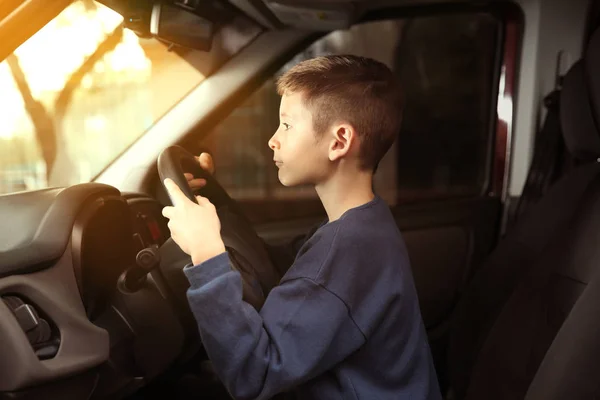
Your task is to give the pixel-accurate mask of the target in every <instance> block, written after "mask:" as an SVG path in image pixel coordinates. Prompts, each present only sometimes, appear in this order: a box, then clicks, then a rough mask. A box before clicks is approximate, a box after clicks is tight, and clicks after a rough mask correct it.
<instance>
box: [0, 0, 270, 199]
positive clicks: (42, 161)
mask: <svg viewBox="0 0 600 400" xmlns="http://www.w3.org/2000/svg"><path fill="white" fill-rule="evenodd" d="M231 17H232V18H231V21H230V22H229V23H227V24H226V25H224V26H222V27H221V28H220V30H219V31H218V32H217V35H216V37H215V41H214V42H213V46H212V49H211V51H210V52H202V51H192V50H185V49H181V48H178V49H171V51H170V50H169V49H168V46H167V45H165V44H163V43H161V42H159V41H158V40H156V39H141V38H139V37H137V36H136V35H135V33H133V32H132V31H130V30H128V29H123V28H122V22H123V18H122V17H121V16H120V15H119V14H118V13H116V12H115V11H113V10H112V9H110V8H108V7H105V6H104V5H102V4H100V3H96V2H94V1H91V0H78V1H75V2H73V3H72V4H71V5H69V7H67V8H66V9H65V10H64V11H63V12H62V13H61V14H59V15H58V16H57V17H56V18H55V19H53V20H52V21H50V22H49V23H48V24H47V25H46V26H45V27H44V28H43V29H41V30H40V31H39V32H37V33H36V34H35V35H34V36H32V37H31V38H30V39H29V40H28V41H26V42H25V43H23V44H22V45H21V46H20V47H19V48H18V49H17V50H16V51H15V52H14V54H12V55H11V56H9V57H8V58H7V59H6V60H5V61H3V62H1V63H0V121H2V124H1V125H0V193H9V192H15V191H19V190H28V189H39V188H44V187H48V186H66V185H72V184H76V183H81V182H88V181H90V180H91V179H92V178H93V177H94V176H95V175H96V174H98V173H99V172H100V171H101V170H102V169H103V168H105V167H106V166H107V165H108V164H109V163H110V162H112V160H114V159H115V157H117V156H118V155H119V154H120V153H121V152H122V151H124V150H125V149H126V148H127V147H128V146H129V145H131V144H132V143H133V142H134V141H135V140H136V139H137V138H139V137H140V136H141V135H142V134H143V133H144V132H145V131H146V130H147V129H148V128H149V127H150V126H151V125H153V124H154V123H155V122H156V121H157V120H158V119H159V118H160V117H162V115H164V114H165V113H166V112H167V111H168V110H169V109H170V108H171V107H173V105H175V104H176V103H177V102H179V101H180V100H181V99H182V98H183V97H184V96H185V95H186V94H187V93H189V91H190V90H191V89H193V88H194V87H196V86H197V85H199V84H200V83H201V82H202V81H203V80H204V79H205V78H206V76H208V75H210V74H211V73H213V72H214V71H215V70H216V69H217V68H218V67H220V66H221V65H222V64H223V63H224V62H225V61H226V60H227V59H229V58H230V57H231V56H233V55H234V54H236V53H237V52H238V51H239V50H240V49H241V48H243V47H244V46H246V45H247V44H248V43H249V42H250V41H251V40H252V39H254V38H255V37H257V35H258V34H259V33H260V32H261V28H260V27H259V26H258V25H256V24H255V23H253V22H252V21H250V20H248V19H247V18H245V17H244V16H242V15H241V14H240V15H237V14H233V15H232V16H231Z"/></svg>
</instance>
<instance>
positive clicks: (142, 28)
mask: <svg viewBox="0 0 600 400" xmlns="http://www.w3.org/2000/svg"><path fill="white" fill-rule="evenodd" d="M99 1H100V2H101V3H103V4H104V5H106V6H108V7H110V8H112V9H113V10H115V11H116V12H118V13H119V14H121V15H122V16H123V18H124V21H123V24H124V27H125V28H128V29H131V30H132V31H133V32H135V33H136V34H137V35H138V36H140V37H143V38H151V37H154V38H157V39H158V40H160V41H162V42H165V43H167V44H169V45H172V46H177V47H185V48H189V49H194V50H201V51H210V49H211V47H212V41H213V37H214V35H215V32H216V30H217V27H216V25H217V24H221V23H223V22H224V21H226V18H225V17H224V16H227V14H228V13H227V10H224V9H223V10H221V8H222V7H219V6H215V4H218V3H216V2H214V1H204V2H202V1H198V0H176V1H148V0H99Z"/></svg>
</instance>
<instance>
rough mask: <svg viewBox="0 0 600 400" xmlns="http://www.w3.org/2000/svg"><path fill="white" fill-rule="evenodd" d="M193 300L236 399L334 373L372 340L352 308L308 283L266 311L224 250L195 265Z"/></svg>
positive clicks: (283, 292)
mask: <svg viewBox="0 0 600 400" xmlns="http://www.w3.org/2000/svg"><path fill="white" fill-rule="evenodd" d="M184 272H185V274H186V276H187V278H188V280H189V281H190V284H191V287H190V289H189V290H188V294H187V295H188V300H189V303H190V307H191V309H192V312H193V313H194V316H195V318H196V321H197V323H198V329H199V331H200V336H201V338H202V342H203V345H204V347H205V349H206V351H207V353H208V356H209V358H210V359H211V361H212V362H213V365H214V367H215V370H216V372H217V374H218V375H219V377H220V378H221V380H222V381H223V383H224V384H225V386H226V388H227V389H228V391H229V393H230V394H231V395H232V396H233V397H234V398H236V399H268V398H270V397H272V396H274V395H275V394H277V393H280V392H284V391H287V390H288V389H290V388H291V387H294V386H297V385H299V384H301V383H303V382H305V381H307V380H309V379H311V378H313V377H315V376H317V375H319V374H321V373H323V372H324V371H326V370H328V369H330V368H331V367H333V366H334V365H336V364H337V363H339V362H340V361H342V360H343V359H345V358H346V357H348V356H349V355H350V354H352V353H353V352H355V351H356V350H357V349H358V348H360V346H362V344H363V343H364V342H365V338H364V335H363V334H362V332H361V331H360V329H359V328H358V327H357V326H356V324H355V323H354V321H353V320H352V318H351V317H350V313H349V310H348V308H347V306H346V304H345V303H344V302H343V301H342V300H341V299H340V298H339V297H337V296H336V295H335V294H333V293H332V292H330V291H329V290H327V289H326V288H325V287H323V286H321V285H319V284H318V283H317V282H315V281H313V280H311V279H308V278H295V279H292V280H289V281H285V282H283V283H282V284H280V285H279V286H277V287H275V288H274V289H273V290H272V291H271V292H270V293H269V296H268V297H267V300H266V302H265V304H264V305H263V307H262V309H261V311H260V313H259V312H257V311H256V310H255V309H254V308H253V307H252V306H251V305H249V304H247V303H245V302H244V301H243V300H242V280H241V277H240V274H239V273H238V272H237V271H234V270H232V268H231V267H230V264H229V256H228V254H227V253H222V254H220V255H218V256H216V257H214V258H212V259H210V260H207V261H205V262H204V263H202V264H200V265H197V266H192V267H187V268H185V269H184Z"/></svg>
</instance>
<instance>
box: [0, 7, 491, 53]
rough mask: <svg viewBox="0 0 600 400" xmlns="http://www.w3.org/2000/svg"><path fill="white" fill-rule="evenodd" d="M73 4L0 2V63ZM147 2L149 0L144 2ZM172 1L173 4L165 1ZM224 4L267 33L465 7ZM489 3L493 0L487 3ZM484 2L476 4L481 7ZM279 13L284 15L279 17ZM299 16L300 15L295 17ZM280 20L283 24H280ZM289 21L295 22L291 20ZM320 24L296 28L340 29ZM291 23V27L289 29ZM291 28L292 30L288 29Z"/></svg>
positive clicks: (342, 24)
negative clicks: (332, 18)
mask: <svg viewBox="0 0 600 400" xmlns="http://www.w3.org/2000/svg"><path fill="white" fill-rule="evenodd" d="M72 1H73V0H5V1H0V37H1V38H2V40H1V41H0V61H2V60H3V59H4V58H6V56H8V55H9V54H10V53H12V52H13V51H14V50H15V49H16V48H17V47H18V46H19V45H20V44H21V43H23V42H24V41H25V40H27V39H28V38H29V37H30V36H32V35H33V34H34V33H35V32H37V31H38V30H39V29H41V28H42V27H43V26H44V25H45V24H46V23H47V22H48V21H50V20H51V19H52V18H54V17H55V16H56V15H58V13H60V11H62V10H63V9H64V8H65V7H66V6H67V5H69V4H70V3H71V2H72ZM148 1H150V0H148ZM169 1H175V0H169ZM221 1H228V2H230V3H231V4H233V5H234V6H236V7H237V8H238V9H240V10H241V11H243V12H245V13H246V14H248V15H249V16H250V17H251V18H253V19H255V20H257V21H258V22H259V23H261V24H262V25H264V26H265V27H266V28H268V29H281V28H285V27H286V25H287V26H289V25H290V24H289V23H288V24H286V23H285V21H286V19H285V18H284V14H285V15H287V16H288V21H289V20H290V18H289V17H290V12H292V13H293V12H294V10H297V12H298V13H301V12H302V11H306V10H309V11H310V10H312V11H314V14H315V15H323V12H327V11H330V12H338V14H337V15H338V16H339V13H348V14H349V15H351V17H350V21H349V22H350V23H352V22H354V21H356V20H358V19H360V16H361V15H363V14H364V13H365V12H367V11H370V10H375V9H380V8H387V7H391V6H401V7H411V6H419V5H431V4H440V3H443V4H449V3H457V4H461V3H466V2H465V1H458V0H319V1H310V0H308V1H305V0H221ZM488 1H493V0H488ZM482 2H486V1H479V2H478V3H482ZM281 10H284V11H285V12H284V13H282V12H281ZM298 15H300V14H298ZM282 20H283V21H284V22H282ZM291 20H292V21H296V20H298V18H293V17H292V18H291ZM322 22H323V21H319V20H318V19H315V20H314V21H310V20H306V19H304V20H303V22H302V24H301V25H300V26H296V27H298V28H302V29H309V30H331V29H339V28H343V27H345V26H344V23H340V24H339V25H335V24H333V25H323V23H322ZM293 24H294V23H292V25H293ZM292 27H293V26H292Z"/></svg>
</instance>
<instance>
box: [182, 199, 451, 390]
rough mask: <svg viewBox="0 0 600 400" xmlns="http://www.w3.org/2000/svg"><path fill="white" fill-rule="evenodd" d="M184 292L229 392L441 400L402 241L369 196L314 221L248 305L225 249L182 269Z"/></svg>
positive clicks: (387, 213)
mask: <svg viewBox="0 0 600 400" xmlns="http://www.w3.org/2000/svg"><path fill="white" fill-rule="evenodd" d="M184 272H185V274H186V276H187V278H188V280H189V281H190V284H191V286H190V289H189V290H188V293H187V295H188V300H189V303H190V306H191V309H192V311H193V313H194V316H195V318H196V320H197V322H198V328H199V331H200V336H201V338H202V342H203V344H204V347H205V349H206V351H207V353H208V356H209V358H210V359H211V360H212V362H213V365H214V368H215V370H216V372H217V374H218V375H219V377H220V378H221V380H222V381H223V383H224V384H225V386H226V388H227V389H228V391H229V393H230V394H231V395H232V396H233V397H234V398H236V399H269V398H271V397H273V396H274V395H276V394H278V393H281V392H289V393H290V395H291V397H292V398H295V399H303V400H304V399H306V400H309V399H310V400H314V399H326V400H336V399H365V400H375V399H377V400H386V399H394V400H399V399H411V400H425V399H428V400H437V399H441V395H440V391H439V387H438V383H437V379H436V374H435V370H434V368H433V362H432V359H431V354H430V351H429V346H428V343H427V336H426V332H425V328H424V325H423V322H422V319H421V314H420V311H419V305H418V300H417V294H416V291H415V287H414V284H413V278H412V274H411V270H410V264H409V260H408V255H407V251H406V247H405V245H404V242H403V240H402V237H401V235H400V232H399V230H398V228H397V226H396V223H395V221H394V218H393V216H392V214H391V212H390V210H389V208H388V206H387V204H386V203H385V202H384V201H383V200H382V199H381V198H380V197H378V196H376V197H375V199H374V200H372V201H370V202H369V203H366V204H364V205H362V206H359V207H356V208H353V209H350V210H348V211H347V212H346V213H344V214H343V215H342V216H341V217H340V218H339V219H337V220H335V221H332V222H329V223H327V224H324V225H322V226H321V227H320V228H319V229H318V230H317V231H316V232H315V233H314V234H313V235H312V237H310V239H308V240H307V241H306V242H305V243H304V245H303V246H302V247H301V248H300V250H299V252H298V254H297V256H296V259H295V261H294V263H293V265H292V266H291V267H290V268H289V270H288V271H287V272H286V274H285V275H284V277H283V278H282V279H281V282H280V284H279V285H278V286H276V287H275V288H273V290H272V291H271V292H270V293H269V295H268V297H267V299H266V301H265V303H264V305H263V307H262V309H261V310H260V312H257V311H256V310H255V309H254V308H253V307H252V306H251V305H249V304H248V303H246V302H244V301H243V300H242V281H241V277H240V274H239V273H238V272H236V271H234V270H232V268H231V266H230V263H229V257H228V255H227V253H222V254H220V255H218V256H216V257H214V258H211V259H209V260H207V261H205V262H203V263H202V264H199V265H196V266H192V267H187V268H185V269H184Z"/></svg>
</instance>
